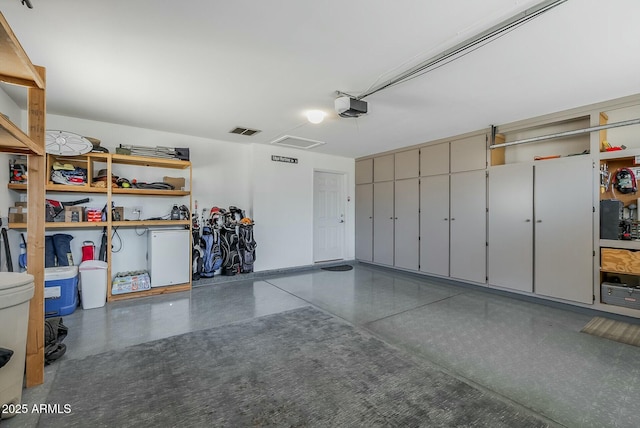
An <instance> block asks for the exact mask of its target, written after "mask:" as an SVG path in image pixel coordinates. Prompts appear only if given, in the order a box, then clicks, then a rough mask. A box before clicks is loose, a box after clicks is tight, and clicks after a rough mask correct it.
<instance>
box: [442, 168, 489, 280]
mask: <svg viewBox="0 0 640 428" xmlns="http://www.w3.org/2000/svg"><path fill="white" fill-rule="evenodd" d="M486 192H487V185H486V171H484V170H480V171H469V172H460V173H457V174H451V195H450V200H451V232H450V254H451V256H450V263H451V271H450V276H451V277H452V278H456V279H462V280H466V281H473V282H481V283H484V282H485V281H486V251H487V249H486V245H487V244H486V242H487V236H486V223H487V210H486V206H487V202H486V194H487V193H486Z"/></svg>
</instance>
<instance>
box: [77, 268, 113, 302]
mask: <svg viewBox="0 0 640 428" xmlns="http://www.w3.org/2000/svg"><path fill="white" fill-rule="evenodd" d="M79 270H80V296H81V297H82V299H81V300H82V309H93V308H101V307H103V306H104V304H105V303H106V301H107V263H106V262H103V261H102V260H87V261H84V262H82V263H80V268H79Z"/></svg>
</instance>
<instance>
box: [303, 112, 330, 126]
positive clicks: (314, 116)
mask: <svg viewBox="0 0 640 428" xmlns="http://www.w3.org/2000/svg"><path fill="white" fill-rule="evenodd" d="M326 115H327V114H326V113H325V112H323V111H322V110H309V111H308V112H307V120H308V121H309V122H311V123H314V124H318V123H321V122H322V121H323V120H324V118H325V116H326Z"/></svg>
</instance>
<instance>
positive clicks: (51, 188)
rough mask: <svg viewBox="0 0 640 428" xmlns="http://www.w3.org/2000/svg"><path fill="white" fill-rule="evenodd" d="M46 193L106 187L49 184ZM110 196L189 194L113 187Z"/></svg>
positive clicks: (23, 186)
mask: <svg viewBox="0 0 640 428" xmlns="http://www.w3.org/2000/svg"><path fill="white" fill-rule="evenodd" d="M7 188H9V189H11V190H17V191H26V190H27V184H20V183H9V184H8V185H7ZM46 191H47V192H63V193H67V192H76V193H104V194H105V195H106V194H107V192H108V189H107V188H106V187H91V186H87V185H84V186H71V185H66V184H52V183H49V184H47V186H46ZM111 193H112V194H114V195H115V194H118V195H146V196H173V197H176V196H189V194H190V193H191V192H190V191H188V190H161V189H123V188H121V187H114V188H112V189H111Z"/></svg>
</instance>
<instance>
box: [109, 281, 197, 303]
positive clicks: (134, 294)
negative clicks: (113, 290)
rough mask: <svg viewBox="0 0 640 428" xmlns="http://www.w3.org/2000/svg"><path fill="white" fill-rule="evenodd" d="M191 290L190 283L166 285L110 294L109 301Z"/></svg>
mask: <svg viewBox="0 0 640 428" xmlns="http://www.w3.org/2000/svg"><path fill="white" fill-rule="evenodd" d="M189 290H191V283H189V282H188V283H185V284H176V285H169V286H166V287H155V288H151V289H149V290H144V291H134V292H132V293H124V294H112V295H111V296H109V298H108V301H109V302H115V301H117V300H127V299H136V298H139V297H148V296H158V295H160V294H169V293H177V292H180V291H189Z"/></svg>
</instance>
